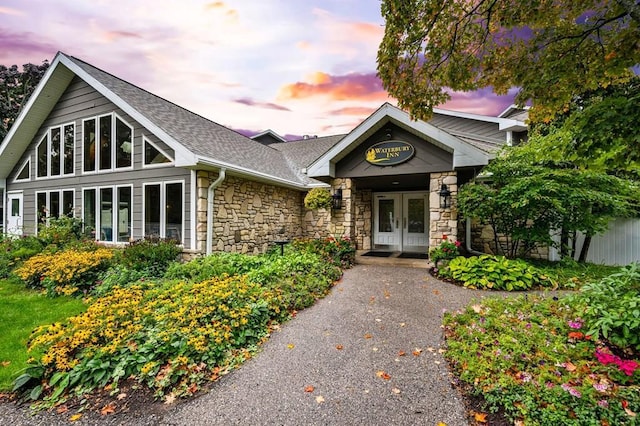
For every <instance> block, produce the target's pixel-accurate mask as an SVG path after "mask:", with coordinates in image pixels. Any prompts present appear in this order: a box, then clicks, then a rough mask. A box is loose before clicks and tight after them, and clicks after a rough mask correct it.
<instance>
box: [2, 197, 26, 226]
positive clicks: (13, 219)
mask: <svg viewBox="0 0 640 426" xmlns="http://www.w3.org/2000/svg"><path fill="white" fill-rule="evenodd" d="M7 204H8V206H7V207H8V209H7V210H8V212H7V229H6V232H7V234H9V235H11V236H14V237H18V236H21V235H22V213H23V212H22V210H23V206H22V192H8V193H7Z"/></svg>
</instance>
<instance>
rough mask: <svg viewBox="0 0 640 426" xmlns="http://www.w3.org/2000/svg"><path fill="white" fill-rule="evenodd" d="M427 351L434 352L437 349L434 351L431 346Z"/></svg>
mask: <svg viewBox="0 0 640 426" xmlns="http://www.w3.org/2000/svg"><path fill="white" fill-rule="evenodd" d="M427 350H428V351H429V352H433V351H434V350H435V349H433V348H432V347H431V346H429V347H428V348H427Z"/></svg>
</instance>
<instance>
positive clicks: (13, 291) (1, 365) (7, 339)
mask: <svg viewBox="0 0 640 426" xmlns="http://www.w3.org/2000/svg"><path fill="white" fill-rule="evenodd" d="M85 309H86V306H85V304H84V303H83V302H82V300H80V299H73V298H70V297H62V296H61V297H56V298H50V297H46V296H45V295H44V294H41V293H39V292H36V291H34V290H28V289H25V287H24V284H22V283H21V282H19V281H11V280H0V391H7V390H11V389H12V387H13V381H14V380H15V378H16V377H17V376H18V375H20V370H22V369H24V368H25V367H26V366H27V359H28V358H29V354H28V353H27V347H26V343H27V339H28V338H29V335H30V334H31V331H32V330H33V329H34V328H35V327H37V326H39V325H43V324H50V323H53V322H56V321H61V320H63V319H65V318H67V317H70V316H73V315H77V314H79V313H80V312H83V311H84V310H85Z"/></svg>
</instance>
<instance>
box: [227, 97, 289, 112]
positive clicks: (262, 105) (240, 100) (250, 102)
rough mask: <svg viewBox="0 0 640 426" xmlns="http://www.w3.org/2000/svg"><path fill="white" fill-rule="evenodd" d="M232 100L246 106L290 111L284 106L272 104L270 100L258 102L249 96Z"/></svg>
mask: <svg viewBox="0 0 640 426" xmlns="http://www.w3.org/2000/svg"><path fill="white" fill-rule="evenodd" d="M233 102H236V103H238V104H242V105H247V106H257V107H260V108H267V109H275V110H278V111H291V110H290V109H289V108H287V107H284V106H282V105H278V104H274V103H271V102H260V101H256V100H254V99H250V98H238V99H234V100H233Z"/></svg>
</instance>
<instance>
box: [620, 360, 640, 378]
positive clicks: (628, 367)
mask: <svg viewBox="0 0 640 426" xmlns="http://www.w3.org/2000/svg"><path fill="white" fill-rule="evenodd" d="M616 364H617V365H618V368H619V369H620V371H622V372H623V373H624V374H626V375H627V376H633V373H634V372H635V371H636V370H637V369H638V368H640V365H639V364H638V363H637V362H636V361H632V360H627V361H623V360H620V361H619V362H617V363H616Z"/></svg>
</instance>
